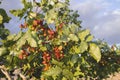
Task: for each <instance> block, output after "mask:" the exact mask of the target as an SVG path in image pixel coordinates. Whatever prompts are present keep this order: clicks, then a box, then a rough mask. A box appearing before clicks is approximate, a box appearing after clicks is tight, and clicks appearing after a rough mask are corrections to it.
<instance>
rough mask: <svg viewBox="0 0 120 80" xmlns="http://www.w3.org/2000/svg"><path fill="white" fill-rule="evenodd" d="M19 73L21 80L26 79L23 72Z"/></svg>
mask: <svg viewBox="0 0 120 80" xmlns="http://www.w3.org/2000/svg"><path fill="white" fill-rule="evenodd" d="M19 75H20V77H21V78H22V80H27V79H26V77H25V76H24V75H23V74H21V73H20V74H19Z"/></svg>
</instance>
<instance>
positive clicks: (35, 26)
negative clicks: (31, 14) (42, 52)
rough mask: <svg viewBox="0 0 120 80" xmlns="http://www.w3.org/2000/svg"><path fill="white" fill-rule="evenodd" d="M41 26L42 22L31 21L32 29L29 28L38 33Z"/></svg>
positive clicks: (37, 20)
mask: <svg viewBox="0 0 120 80" xmlns="http://www.w3.org/2000/svg"><path fill="white" fill-rule="evenodd" d="M41 26H43V20H40V19H35V20H33V22H32V28H31V30H36V31H38V30H39V29H40V27H41Z"/></svg>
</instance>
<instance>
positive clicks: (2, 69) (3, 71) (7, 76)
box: [0, 65, 12, 80]
mask: <svg viewBox="0 0 120 80" xmlns="http://www.w3.org/2000/svg"><path fill="white" fill-rule="evenodd" d="M0 69H1V71H2V73H3V74H4V75H5V76H6V78H8V80H12V79H11V77H10V75H9V73H8V72H7V69H6V68H5V66H4V65H2V66H0Z"/></svg>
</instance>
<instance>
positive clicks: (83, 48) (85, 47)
mask: <svg viewBox="0 0 120 80" xmlns="http://www.w3.org/2000/svg"><path fill="white" fill-rule="evenodd" d="M79 49H80V53H83V52H85V51H86V50H87V49H88V44H87V43H86V42H81V43H80V46H79Z"/></svg>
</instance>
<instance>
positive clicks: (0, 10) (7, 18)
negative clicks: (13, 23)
mask: <svg viewBox="0 0 120 80" xmlns="http://www.w3.org/2000/svg"><path fill="white" fill-rule="evenodd" d="M0 15H1V16H2V17H3V20H2V22H4V23H5V22H6V23H8V22H9V20H10V19H11V18H10V17H8V15H7V13H6V11H5V10H4V9H1V8H0Z"/></svg>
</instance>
